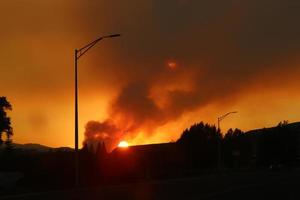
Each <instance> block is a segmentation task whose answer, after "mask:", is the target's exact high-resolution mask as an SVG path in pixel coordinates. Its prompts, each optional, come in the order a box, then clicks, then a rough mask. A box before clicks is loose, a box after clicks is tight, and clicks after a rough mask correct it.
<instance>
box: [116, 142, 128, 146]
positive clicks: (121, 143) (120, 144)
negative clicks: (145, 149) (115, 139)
mask: <svg viewBox="0 0 300 200" xmlns="http://www.w3.org/2000/svg"><path fill="white" fill-rule="evenodd" d="M128 146H129V145H128V142H126V141H121V142H120V143H119V144H118V147H128Z"/></svg>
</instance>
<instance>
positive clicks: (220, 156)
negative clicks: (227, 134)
mask: <svg viewBox="0 0 300 200" xmlns="http://www.w3.org/2000/svg"><path fill="white" fill-rule="evenodd" d="M234 113H237V111H233V112H229V113H226V114H225V115H222V116H221V117H218V129H217V130H218V131H219V132H220V139H219V142H218V170H219V171H221V169H222V143H221V142H222V134H221V127H220V122H221V121H222V120H223V119H224V118H226V117H227V116H228V115H230V114H234Z"/></svg>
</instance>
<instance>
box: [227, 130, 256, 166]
mask: <svg viewBox="0 0 300 200" xmlns="http://www.w3.org/2000/svg"><path fill="white" fill-rule="evenodd" d="M223 146H224V147H223V151H224V152H223V153H224V162H225V164H226V165H227V166H228V167H238V166H247V165H248V164H249V162H250V159H251V154H252V144H251V138H250V136H249V135H247V134H245V133H244V132H243V131H241V130H240V129H234V130H233V129H229V130H228V131H227V133H226V135H225V137H224V144H223Z"/></svg>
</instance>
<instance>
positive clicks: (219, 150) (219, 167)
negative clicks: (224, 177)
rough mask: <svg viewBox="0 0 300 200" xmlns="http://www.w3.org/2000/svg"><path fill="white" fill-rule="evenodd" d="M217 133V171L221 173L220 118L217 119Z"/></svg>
mask: <svg viewBox="0 0 300 200" xmlns="http://www.w3.org/2000/svg"><path fill="white" fill-rule="evenodd" d="M217 131H218V133H220V138H219V141H218V170H219V171H221V168H222V167H221V163H222V155H221V141H222V134H221V129H220V117H218V129H217Z"/></svg>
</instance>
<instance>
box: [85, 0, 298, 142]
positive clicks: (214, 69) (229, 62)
mask: <svg viewBox="0 0 300 200" xmlns="http://www.w3.org/2000/svg"><path fill="white" fill-rule="evenodd" d="M106 6H107V8H109V9H111V10H114V13H118V14H116V17H113V18H112V19H110V20H112V21H113V23H110V25H109V26H107V27H106V28H110V29H113V28H116V29H117V30H120V28H121V29H122V30H123V31H124V37H123V38H122V40H121V41H122V42H120V43H118V44H116V45H115V46H114V52H115V53H114V60H113V61H111V62H112V63H111V65H113V66H114V67H113V68H112V69H111V74H118V78H119V79H120V80H122V81H123V83H122V85H123V87H122V89H121V91H120V93H119V95H118V96H117V97H116V98H115V99H114V100H113V102H112V103H111V106H110V109H109V113H110V118H111V119H112V121H113V122H112V123H113V124H114V125H113V127H115V131H116V132H118V131H119V130H121V131H122V132H123V134H124V135H122V137H124V136H131V137H135V135H136V134H137V133H138V132H139V131H143V132H145V134H151V132H152V131H153V130H155V129H156V128H157V127H159V126H162V125H164V124H166V123H168V122H171V121H173V120H175V119H178V118H179V117H180V116H182V115H183V114H184V113H186V112H191V111H193V110H195V109H198V108H201V107H202V106H205V105H206V104H209V103H212V102H220V101H222V100H221V99H224V98H226V97H228V96H235V95H236V94H238V93H241V92H244V91H243V88H244V87H245V86H248V85H247V84H248V83H250V82H251V83H253V81H252V80H253V79H255V77H257V75H258V74H261V73H266V72H268V73H269V74H270V75H272V72H273V71H280V69H281V67H282V65H278V63H283V64H284V63H287V62H289V61H291V60H293V59H294V58H295V57H297V56H298V54H299V50H300V37H299V34H300V26H297V24H298V19H299V18H300V12H299V9H300V3H299V2H298V1H293V0H259V1H258V0H246V1H237V0H231V1H212V0H203V1H199V0H178V1H174V0H164V1H160V0H154V1H150V0H149V1H143V3H141V2H140V1H137V0H135V1H132V2H131V3H126V4H125V3H124V4H123V3H121V5H116V4H114V3H111V4H107V5H106ZM98 8H101V5H100V3H99V5H98V4H97V3H96V5H93V9H95V10H96V9H98ZM99 13H101V12H99ZM86 15H88V14H87V13H86ZM94 15H95V17H94V18H90V21H89V24H90V25H91V26H88V28H89V29H91V28H92V29H94V28H97V27H98V28H99V29H100V26H98V25H97V24H96V21H97V19H98V18H101V16H100V15H98V12H97V13H96V12H95V13H94ZM123 17H124V18H123ZM101 30H103V29H101ZM121 32H122V31H121ZM168 59H172V60H175V61H176V62H177V63H178V68H177V69H174V70H171V69H169V68H168V67H166V61H167V60H168ZM98 64H101V63H98ZM95 66H97V60H95ZM93 70H97V69H96V68H95V69H93ZM288 70H290V71H294V72H297V73H298V72H299V71H298V70H297V69H296V65H293V66H292V67H289V69H288ZM89 123H90V122H89ZM89 123H88V124H89ZM94 123H96V122H94ZM99 123H100V122H99ZM104 123H106V122H104ZM100 124H102V123H100ZM92 130H93V129H92ZM92 130H88V129H87V131H89V134H91V135H93V134H94V133H98V132H99V131H98V129H97V131H96V132H93V131H92ZM109 134H111V135H110V137H112V138H113V137H115V135H116V133H115V132H114V131H112V132H109ZM117 135H118V134H117ZM118 137H119V135H118ZM118 139H119V138H118Z"/></svg>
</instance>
